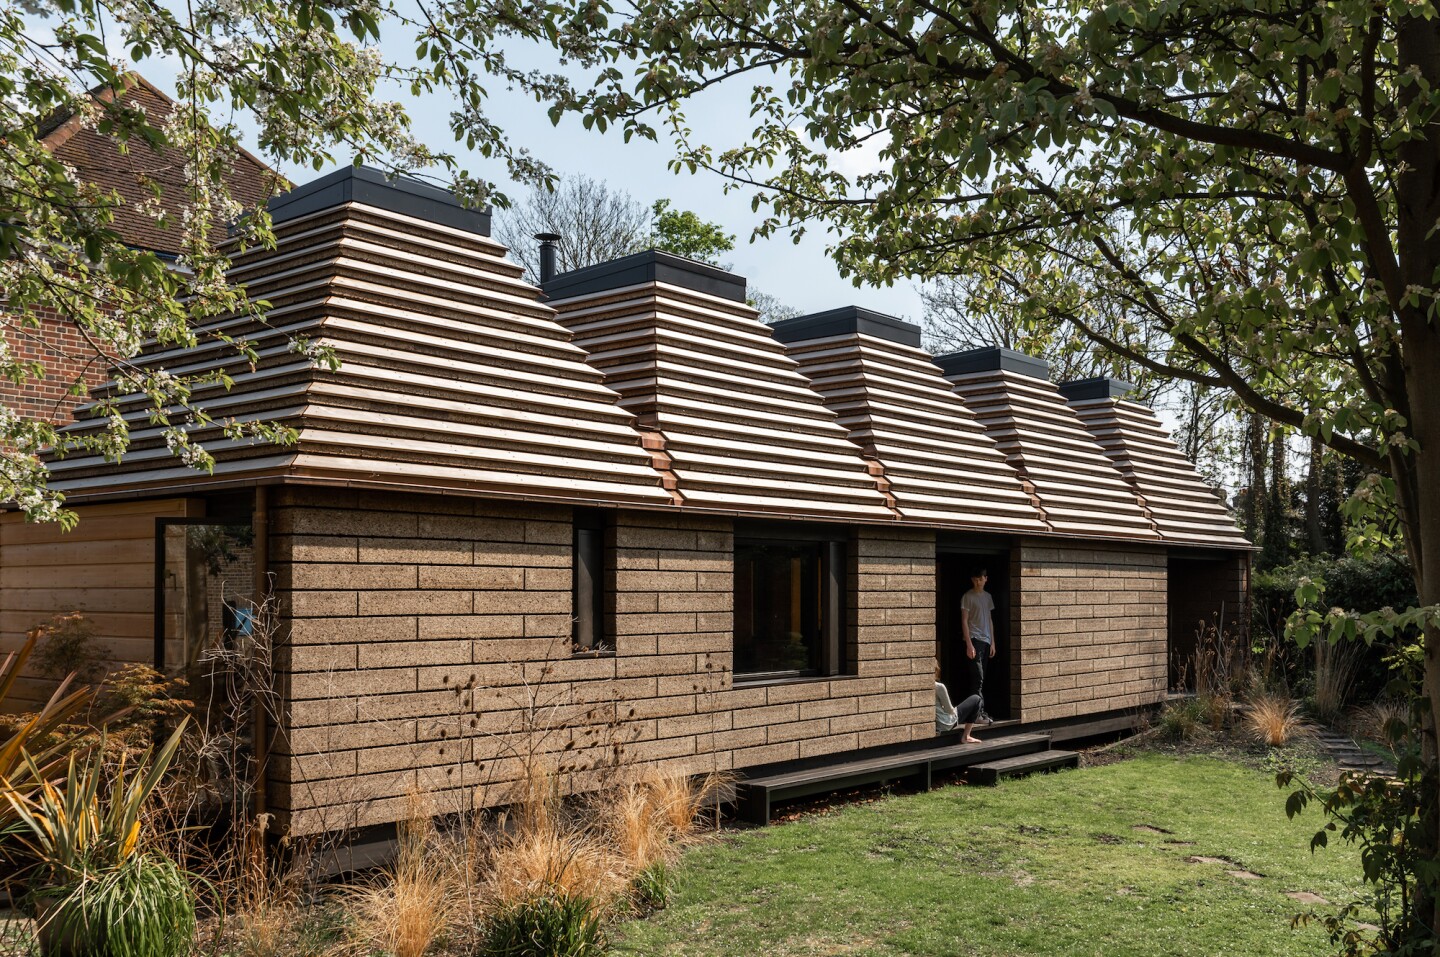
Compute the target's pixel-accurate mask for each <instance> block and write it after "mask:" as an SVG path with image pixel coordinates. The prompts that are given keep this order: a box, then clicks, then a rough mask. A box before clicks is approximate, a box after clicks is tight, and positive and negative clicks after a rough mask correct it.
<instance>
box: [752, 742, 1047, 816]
mask: <svg viewBox="0 0 1440 957" xmlns="http://www.w3.org/2000/svg"><path fill="white" fill-rule="evenodd" d="M1049 745H1050V736H1049V735H1046V734H1012V735H1004V736H1000V737H995V738H988V739H986V740H985V741H982V742H981V743H979V744H952V743H945V744H939V745H936V746H934V747H930V748H924V749H920V750H907V751H902V752H898V753H890V754H880V755H874V756H871V757H865V758H859V759H850V760H845V759H844V758H843V756H841V755H836V756H835V760H834V761H833V762H827V763H825V764H822V765H819V766H811V767H801V768H777V769H775V770H772V771H769V772H768V773H765V772H762V773H759V774H752V775H749V776H747V777H744V778H742V779H741V780H740V781H739V782H737V783H736V785H735V793H736V805H737V810H738V811H739V813H740V816H741V817H742V818H744V819H746V820H749V821H751V822H753V823H756V824H767V823H769V821H770V810H771V806H772V804H773V803H774V802H776V801H783V800H793V799H795V798H802V797H811V796H814V795H816V794H825V793H828V792H831V791H839V790H842V789H844V788H848V787H858V786H863V785H867V784H880V783H884V782H887V781H900V780H909V781H912V782H914V783H915V784H916V785H917V786H919V787H920V788H921V789H923V790H928V789H929V787H930V784H931V779H932V777H933V775H934V773H935V772H937V771H945V770H949V769H952V768H963V767H967V766H969V765H973V764H976V763H978V762H980V761H985V760H991V761H995V760H998V759H1001V758H1010V757H1013V756H1017V755H1025V754H1030V753H1033V752H1037V751H1044V750H1045V748H1047V747H1049Z"/></svg>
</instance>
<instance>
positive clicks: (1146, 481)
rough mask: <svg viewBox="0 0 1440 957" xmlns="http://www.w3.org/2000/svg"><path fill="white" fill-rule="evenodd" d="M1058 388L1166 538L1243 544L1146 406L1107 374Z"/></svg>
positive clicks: (1226, 514)
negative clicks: (1106, 376) (1107, 377)
mask: <svg viewBox="0 0 1440 957" xmlns="http://www.w3.org/2000/svg"><path fill="white" fill-rule="evenodd" d="M1060 391H1061V393H1062V394H1064V395H1065V397H1066V399H1067V400H1068V401H1069V403H1070V407H1071V408H1072V409H1074V410H1075V414H1076V415H1078V416H1079V417H1080V421H1081V422H1082V423H1084V425H1085V427H1086V428H1087V429H1088V430H1089V431H1090V434H1091V435H1093V436H1095V439H1096V441H1098V442H1099V443H1100V445H1101V447H1102V448H1103V449H1104V450H1105V454H1106V455H1108V456H1109V457H1110V460H1111V461H1112V462H1114V463H1115V467H1116V469H1118V470H1119V472H1120V474H1121V475H1123V476H1124V477H1125V479H1126V481H1128V482H1129V483H1130V485H1131V487H1132V488H1134V489H1135V492H1136V494H1137V495H1138V496H1139V497H1140V501H1141V504H1142V505H1143V506H1144V508H1145V511H1146V514H1148V515H1149V516H1150V520H1151V521H1152V522H1153V523H1154V524H1155V527H1156V528H1157V529H1158V530H1159V532H1160V534H1161V536H1162V537H1163V538H1164V539H1165V540H1166V541H1171V542H1179V543H1186V544H1192V545H1232V546H1237V547H1242V548H1243V547H1248V546H1249V542H1248V541H1246V539H1245V536H1244V535H1243V534H1241V532H1240V529H1239V528H1237V527H1236V526H1235V520H1234V519H1233V518H1232V517H1231V516H1230V513H1229V511H1228V510H1227V509H1226V508H1225V504H1224V503H1223V502H1222V501H1221V500H1220V497H1219V496H1218V495H1216V494H1215V491H1214V490H1213V489H1212V488H1211V487H1210V486H1209V484H1208V483H1206V481H1205V480H1204V479H1203V478H1201V477H1200V474H1199V473H1198V472H1196V470H1195V466H1194V465H1193V464H1192V463H1191V462H1190V460H1189V459H1188V458H1186V456H1185V453H1183V452H1181V451H1180V448H1179V446H1177V445H1176V444H1175V443H1174V442H1173V441H1172V440H1171V438H1170V433H1169V432H1167V431H1166V429H1165V426H1164V425H1163V424H1161V422H1160V419H1159V418H1158V417H1157V416H1156V415H1155V413H1154V412H1153V411H1151V410H1150V409H1149V408H1147V407H1145V406H1143V405H1141V404H1140V403H1138V402H1132V401H1130V400H1128V399H1126V398H1125V394H1126V393H1127V392H1128V391H1129V386H1128V385H1127V384H1125V383H1117V382H1115V381H1114V380H1110V379H1091V380H1085V381H1081V382H1073V383H1066V384H1064V385H1062V386H1060Z"/></svg>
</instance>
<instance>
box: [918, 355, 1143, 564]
mask: <svg viewBox="0 0 1440 957" xmlns="http://www.w3.org/2000/svg"><path fill="white" fill-rule="evenodd" d="M936 362H937V364H938V365H939V366H940V368H941V369H943V370H944V371H945V377H946V378H947V379H949V380H950V382H951V384H952V385H953V386H954V388H955V391H956V392H957V393H958V394H959V395H960V397H961V398H962V399H964V401H965V404H966V406H968V407H969V408H970V410H971V411H972V412H974V413H975V415H976V416H977V417H978V419H979V420H980V424H981V425H982V426H983V427H984V428H985V431H986V432H987V433H988V434H989V435H990V436H991V438H993V439H994V440H995V441H996V443H998V444H999V446H1000V448H1001V450H1002V451H1004V453H1005V455H1006V458H1007V459H1008V460H1009V462H1010V464H1011V465H1013V466H1014V467H1015V469H1016V471H1018V472H1019V473H1020V477H1021V478H1022V479H1024V480H1025V481H1026V482H1027V483H1028V486H1029V487H1030V488H1031V489H1033V492H1034V495H1035V497H1036V499H1037V500H1038V503H1039V506H1040V510H1041V515H1042V517H1043V519H1044V520H1045V522H1046V524H1047V525H1049V526H1050V528H1051V529H1053V530H1054V531H1056V532H1058V533H1062V534H1068V535H1084V536H1092V537H1096V538H1111V537H1118V538H1126V539H1140V540H1151V541H1159V540H1160V535H1159V532H1158V531H1157V529H1156V528H1155V525H1154V524H1153V523H1152V522H1151V521H1150V518H1149V517H1148V516H1147V515H1146V514H1145V512H1144V511H1143V509H1142V508H1141V505H1140V501H1139V499H1138V498H1137V497H1136V494H1135V490H1134V489H1133V488H1132V487H1131V486H1130V484H1129V483H1128V482H1126V481H1125V479H1124V477H1123V476H1121V474H1120V473H1119V472H1118V471H1117V470H1116V468H1115V466H1114V463H1113V462H1111V460H1110V458H1109V457H1108V456H1107V455H1106V454H1105V450H1104V449H1103V448H1101V446H1100V444H1099V443H1098V442H1097V441H1096V440H1095V438H1094V436H1092V435H1091V434H1090V432H1089V430H1087V429H1086V428H1085V426H1084V424H1083V423H1082V422H1081V421H1080V418H1079V417H1078V416H1077V415H1076V414H1075V412H1074V410H1073V409H1071V408H1070V406H1069V405H1068V404H1067V403H1066V401H1065V397H1064V396H1062V395H1061V394H1060V390H1059V389H1058V388H1056V386H1055V385H1054V384H1053V383H1052V382H1050V380H1049V379H1048V378H1046V372H1047V371H1048V370H1047V367H1046V364H1045V363H1044V362H1042V361H1040V360H1038V359H1034V358H1032V357H1030V356H1025V355H1021V354H1019V353H1015V352H1011V351H1010V350H1007V349H1000V348H997V347H991V348H988V349H977V350H974V351H972V352H960V353H951V354H950V355H946V356H940V357H938V358H937V359H936Z"/></svg>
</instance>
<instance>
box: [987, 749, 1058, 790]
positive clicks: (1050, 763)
mask: <svg viewBox="0 0 1440 957" xmlns="http://www.w3.org/2000/svg"><path fill="white" fill-rule="evenodd" d="M1079 764H1080V755H1078V754H1076V753H1075V752H1074V751H1060V750H1050V751H1036V752H1034V753H1033V754H1017V755H1015V756H1014V757H1010V758H1002V759H1000V760H999V761H986V762H985V763H984V764H972V765H971V766H970V767H969V768H967V769H966V771H965V778H966V780H968V781H971V782H973V783H975V784H998V783H999V782H1000V781H1001V779H1003V778H1018V777H1022V776H1024V775H1026V774H1034V773H1036V772H1037V771H1057V770H1059V769H1060V768H1073V767H1078V766H1079Z"/></svg>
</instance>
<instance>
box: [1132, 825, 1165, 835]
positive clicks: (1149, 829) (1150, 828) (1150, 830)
mask: <svg viewBox="0 0 1440 957" xmlns="http://www.w3.org/2000/svg"><path fill="white" fill-rule="evenodd" d="M1132 830H1136V831H1143V832H1145V833H1146V834H1174V833H1175V832H1174V831H1167V830H1165V829H1164V828H1163V827H1156V826H1155V825H1153V824H1136V825H1135V826H1134V827H1133V828H1132Z"/></svg>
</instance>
